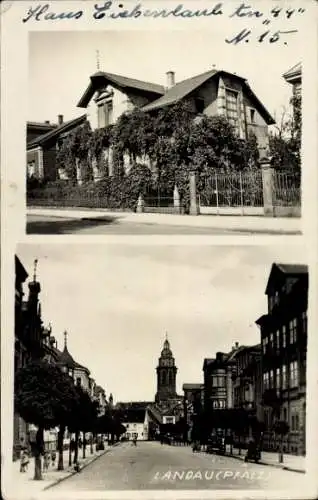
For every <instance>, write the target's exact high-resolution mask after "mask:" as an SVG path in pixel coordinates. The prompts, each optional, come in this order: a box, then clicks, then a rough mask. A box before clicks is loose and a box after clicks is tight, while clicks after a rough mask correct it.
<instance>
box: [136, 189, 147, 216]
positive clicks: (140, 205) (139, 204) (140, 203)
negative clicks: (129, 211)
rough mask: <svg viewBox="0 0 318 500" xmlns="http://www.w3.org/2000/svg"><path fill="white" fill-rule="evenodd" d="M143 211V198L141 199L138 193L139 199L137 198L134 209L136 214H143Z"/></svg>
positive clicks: (141, 196)
mask: <svg viewBox="0 0 318 500" xmlns="http://www.w3.org/2000/svg"><path fill="white" fill-rule="evenodd" d="M144 209H145V202H144V197H143V195H142V194H141V193H140V195H139V198H138V201H137V208H136V212H137V213H142V212H144Z"/></svg>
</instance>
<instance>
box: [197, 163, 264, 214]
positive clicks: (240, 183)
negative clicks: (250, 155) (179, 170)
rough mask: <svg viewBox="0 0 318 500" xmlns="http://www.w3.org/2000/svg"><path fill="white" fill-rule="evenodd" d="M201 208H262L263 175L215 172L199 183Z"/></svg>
mask: <svg viewBox="0 0 318 500" xmlns="http://www.w3.org/2000/svg"><path fill="white" fill-rule="evenodd" d="M198 193H199V203H200V206H207V207H216V208H219V207H224V208H225V207H262V206H263V187H262V174H261V172H260V171H256V172H234V173H230V174H225V173H219V172H214V173H212V174H210V175H208V176H204V177H201V178H200V179H199V182H198Z"/></svg>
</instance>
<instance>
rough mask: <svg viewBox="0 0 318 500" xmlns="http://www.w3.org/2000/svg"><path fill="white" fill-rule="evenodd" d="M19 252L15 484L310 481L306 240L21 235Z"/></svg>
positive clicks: (230, 486)
mask: <svg viewBox="0 0 318 500" xmlns="http://www.w3.org/2000/svg"><path fill="white" fill-rule="evenodd" d="M15 266H16V267H15V272H16V276H15V347H14V370H15V389H14V398H15V407H14V436H13V439H14V442H13V451H14V456H15V462H14V475H15V477H14V482H13V484H14V485H15V487H16V488H17V494H18V493H19V492H20V491H23V490H24V489H25V488H26V485H28V488H30V492H32V493H33V494H37V493H39V492H40V491H41V492H43V490H45V491H44V492H43V495H45V493H48V494H51V495H56V497H58V498H63V495H64V493H65V492H70V491H72V493H74V492H75V493H76V492H78V493H80V492H83V491H104V492H107V491H116V490H120V491H123V490H158V489H159V490H166V489H181V490H185V489H190V490H193V489H202V490H206V489H211V490H220V489H222V490H258V491H265V492H266V494H268V492H271V491H273V490H275V491H276V490H277V491H278V490H279V491H280V493H281V495H283V492H285V494H286V492H288V494H289V495H291V496H289V498H292V497H295V498H297V494H299V491H300V488H306V486H308V483H307V478H306V476H305V468H306V465H305V456H306V432H307V429H306V353H307V335H308V331H307V307H308V266H307V263H306V259H304V249H303V248H302V246H297V245H295V246H292V247H289V248H286V247H285V246H277V245H275V246H232V245H231V246H214V247H210V246H204V247H202V248H198V247H196V246H191V245H190V246H159V247H156V246H150V247H149V246H147V245H145V246H144V245H141V246H139V245H136V246H127V245H126V246H125V245H108V246H107V247H105V246H104V245H95V244H94V245H87V244H84V243H83V244H82V245H80V246H78V245H74V244H65V245H62V246H61V245H56V244H51V245H50V244H29V243H28V244H23V245H19V246H18V247H17V250H16V254H15ZM79 269H80V270H81V272H80V273H79V272H78V270H79ZM242 290H244V294H243V295H242ZM92 296H93V297H94V299H93V300H92ZM39 479H42V481H41V480H40V481H39ZM295 488H296V489H295ZM303 491H304V490H303ZM12 493H14V491H13V490H12ZM283 497H284V496H280V498H283Z"/></svg>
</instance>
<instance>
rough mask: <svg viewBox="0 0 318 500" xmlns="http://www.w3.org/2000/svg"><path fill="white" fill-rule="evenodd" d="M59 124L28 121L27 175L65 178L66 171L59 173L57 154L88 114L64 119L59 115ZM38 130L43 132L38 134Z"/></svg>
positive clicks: (50, 178) (43, 177) (54, 178)
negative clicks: (62, 144)
mask: <svg viewBox="0 0 318 500" xmlns="http://www.w3.org/2000/svg"><path fill="white" fill-rule="evenodd" d="M58 122H59V123H58V125H50V124H49V123H44V124H37V123H32V122H28V124H27V139H28V142H27V155H26V156H27V177H28V178H30V177H33V178H36V179H45V180H50V181H54V180H56V179H59V178H63V175H64V173H63V172H61V174H60V175H59V173H58V168H59V165H57V163H56V154H57V151H58V148H59V147H60V144H61V142H62V141H63V140H64V139H65V138H66V137H67V136H68V135H69V134H70V132H72V131H74V130H75V129H76V128H78V127H80V126H81V125H83V124H84V123H85V122H86V115H82V116H80V117H78V118H75V119H73V120H70V121H68V122H65V123H64V121H63V116H62V115H59V117H58ZM38 132H43V133H41V134H39V135H38Z"/></svg>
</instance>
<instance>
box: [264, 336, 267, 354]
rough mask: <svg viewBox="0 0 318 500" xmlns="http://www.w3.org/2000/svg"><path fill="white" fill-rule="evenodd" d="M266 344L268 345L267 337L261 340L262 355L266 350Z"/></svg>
mask: <svg viewBox="0 0 318 500" xmlns="http://www.w3.org/2000/svg"><path fill="white" fill-rule="evenodd" d="M267 344H268V337H264V339H263V352H264V354H265V353H266V350H267Z"/></svg>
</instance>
